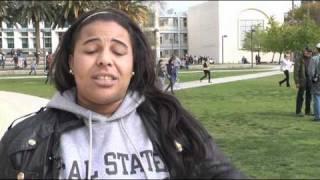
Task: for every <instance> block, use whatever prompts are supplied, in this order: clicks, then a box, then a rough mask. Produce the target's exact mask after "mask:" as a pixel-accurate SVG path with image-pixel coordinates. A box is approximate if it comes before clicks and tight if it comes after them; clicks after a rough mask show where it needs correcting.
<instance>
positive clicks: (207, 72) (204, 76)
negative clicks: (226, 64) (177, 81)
mask: <svg viewBox="0 0 320 180" xmlns="http://www.w3.org/2000/svg"><path fill="white" fill-rule="evenodd" d="M203 73H204V75H203V76H202V77H201V78H200V81H201V80H202V79H204V78H206V77H207V76H209V79H208V82H210V79H211V74H210V71H209V70H203Z"/></svg>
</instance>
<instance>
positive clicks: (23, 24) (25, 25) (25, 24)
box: [20, 22, 28, 28]
mask: <svg viewBox="0 0 320 180" xmlns="http://www.w3.org/2000/svg"><path fill="white" fill-rule="evenodd" d="M20 26H21V27H22V28H27V27H28V23H27V22H24V23H20Z"/></svg>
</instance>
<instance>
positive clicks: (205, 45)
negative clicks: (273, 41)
mask: <svg viewBox="0 0 320 180" xmlns="http://www.w3.org/2000/svg"><path fill="white" fill-rule="evenodd" d="M291 8H292V2H291V1H209V2H205V3H202V4H199V5H196V6H193V7H190V8H189V9H188V12H187V14H188V20H187V21H188V22H187V23H188V40H189V44H188V49H189V54H191V55H197V56H210V57H213V58H214V61H215V62H216V63H223V62H224V63H238V62H239V61H240V60H241V57H242V56H245V57H246V58H247V59H248V60H249V61H251V57H252V54H251V52H250V51H245V50H244V49H243V40H244V37H245V34H246V32H250V33H254V32H253V31H251V30H252V29H254V27H255V26H258V27H260V28H262V29H265V28H266V27H267V26H268V19H269V18H270V17H273V18H275V20H276V21H278V22H280V23H283V22H284V16H285V13H286V12H288V11H289V10H290V9H291ZM255 49H256V50H255V52H254V56H255V55H256V54H258V53H260V54H259V55H260V56H261V61H265V62H270V61H271V59H272V54H271V53H261V52H259V47H255ZM254 56H253V57H254ZM253 61H254V60H253Z"/></svg>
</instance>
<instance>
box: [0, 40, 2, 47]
mask: <svg viewBox="0 0 320 180" xmlns="http://www.w3.org/2000/svg"><path fill="white" fill-rule="evenodd" d="M0 48H2V38H0Z"/></svg>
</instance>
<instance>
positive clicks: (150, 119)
mask: <svg viewBox="0 0 320 180" xmlns="http://www.w3.org/2000/svg"><path fill="white" fill-rule="evenodd" d="M144 103H148V102H144ZM144 103H143V104H142V105H144V106H146V104H144ZM147 106H148V104H147ZM149 107H150V106H149ZM140 109H141V108H140ZM150 109H151V108H150ZM137 111H138V113H139V114H140V116H141V119H142V121H143V122H144V125H145V127H146V130H147V133H148V135H149V137H150V139H151V141H152V143H153V146H154V149H155V151H158V153H159V154H160V155H161V157H162V159H163V160H164V162H165V163H170V159H168V158H166V156H165V155H164V153H162V152H161V151H162V150H161V143H160V141H159V139H158V138H157V137H158V134H157V133H158V132H157V126H156V123H155V122H156V120H157V118H156V117H157V116H156V112H155V111H152V110H150V111H148V112H145V111H144V112H141V111H140V110H139V108H138V109H137ZM81 126H84V123H83V121H81V120H79V119H78V117H77V116H76V115H74V114H72V113H69V112H64V111H61V110H57V109H46V110H44V109H41V110H40V111H39V112H37V113H36V115H34V116H32V117H29V118H27V119H26V120H24V121H22V122H20V123H18V124H17V125H16V126H14V128H11V129H9V130H8V131H7V132H6V134H5V135H4V136H3V138H2V140H1V142H0V161H1V162H0V179H8V178H12V179H17V178H27V179H29V178H41V179H48V178H54V179H57V178H58V177H59V169H60V168H61V166H62V164H61V161H60V157H59V153H58V149H59V139H60V135H61V134H62V133H63V132H66V131H69V130H72V129H75V128H78V127H81ZM208 143H211V147H212V149H214V153H211V154H210V157H208V158H207V159H206V160H205V161H202V162H198V163H196V164H194V165H193V166H194V168H193V169H194V172H193V173H192V176H189V177H187V178H196V177H197V178H219V179H221V178H223V179H241V178H246V177H245V176H244V175H243V174H241V173H240V172H239V171H238V170H236V169H235V168H234V167H233V166H232V165H231V163H230V162H229V161H228V160H227V159H226V158H225V157H224V155H223V154H222V153H221V152H220V151H219V150H218V148H217V147H216V145H215V144H214V143H213V141H212V140H209V141H208ZM176 153H177V157H180V158H183V157H182V154H181V153H180V152H178V151H176ZM175 172H177V170H175V169H169V173H170V177H171V178H181V177H177V176H176V174H175ZM185 178H186V177H185Z"/></svg>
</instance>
